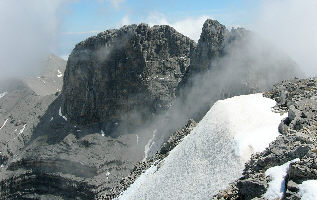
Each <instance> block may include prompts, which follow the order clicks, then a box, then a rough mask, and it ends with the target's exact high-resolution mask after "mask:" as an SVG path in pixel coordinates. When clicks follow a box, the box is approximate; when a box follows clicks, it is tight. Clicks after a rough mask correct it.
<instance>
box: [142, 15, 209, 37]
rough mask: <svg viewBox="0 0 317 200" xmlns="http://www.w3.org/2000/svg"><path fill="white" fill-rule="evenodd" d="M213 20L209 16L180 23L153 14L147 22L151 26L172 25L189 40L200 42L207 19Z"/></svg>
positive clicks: (189, 18) (188, 18)
mask: <svg viewBox="0 0 317 200" xmlns="http://www.w3.org/2000/svg"><path fill="white" fill-rule="evenodd" d="M208 18H212V17H210V16H207V15H203V16H199V17H186V18H184V19H182V20H179V21H174V22H170V21H169V20H168V19H167V18H166V17H165V16H164V15H162V14H160V13H152V14H151V15H150V16H149V17H148V18H147V19H146V22H147V23H148V24H149V25H150V26H153V25H170V26H172V27H174V28H175V29H176V30H177V31H178V32H180V33H182V34H184V35H186V36H188V37H189V38H191V39H193V40H195V41H198V39H199V37H200V33H201V29H202V26H203V24H204V22H205V21H206V19H208Z"/></svg>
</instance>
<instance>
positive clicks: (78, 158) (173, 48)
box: [0, 20, 293, 199]
mask: <svg viewBox="0 0 317 200" xmlns="http://www.w3.org/2000/svg"><path fill="white" fill-rule="evenodd" d="M242 32H244V31H243V30H242V29H241V30H240V31H239V30H232V31H230V32H229V31H227V30H225V29H224V26H222V25H221V24H220V23H219V22H217V21H215V20H207V22H206V23H205V25H204V29H203V33H202V38H205V39H201V40H200V42H199V43H198V45H196V43H195V42H194V41H192V40H190V39H189V38H187V37H185V36H183V35H182V34H180V33H178V32H176V31H175V30H174V29H173V28H171V27H169V26H154V27H149V26H147V25H145V24H140V25H130V26H125V27H123V28H121V29H118V30H108V31H105V32H102V33H100V34H98V35H97V36H94V37H91V38H88V39H87V40H85V41H83V42H81V43H79V44H78V45H76V47H75V49H74V50H73V52H72V54H71V55H70V57H69V60H68V63H67V67H66V70H65V75H64V78H63V80H64V84H63V91H62V94H61V95H59V93H57V94H56V95H59V96H55V95H46V96H44V97H39V95H36V94H35V93H34V92H32V91H31V92H30V91H29V90H30V88H29V87H27V88H28V91H27V93H28V94H30V93H32V95H31V96H36V98H38V99H40V100H41V101H40V103H38V101H37V100H36V101H35V100H32V99H31V100H30V101H25V103H24V104H21V105H22V106H19V107H18V109H17V111H14V113H15V114H16V115H21V116H23V119H24V120H29V121H23V123H20V122H19V123H17V124H18V127H17V128H16V129H17V130H22V128H23V126H24V125H25V124H26V122H27V125H26V129H25V130H24V134H23V135H26V136H27V137H25V140H23V142H21V143H20V142H19V143H18V144H19V145H20V146H18V148H17V149H16V150H15V151H14V153H11V154H12V155H11V154H10V156H7V157H3V159H2V160H3V161H1V162H2V164H3V166H2V168H1V169H0V172H1V176H0V187H1V189H0V198H5V199H16V198H20V199H23V198H25V199H54V198H55V199H74V198H77V199H94V198H99V197H100V198H103V197H105V198H112V197H114V196H116V195H118V194H119V193H120V192H121V191H122V190H124V189H125V188H126V187H127V186H128V185H129V184H130V183H132V182H133V180H134V179H135V178H136V177H137V176H138V175H139V174H140V173H141V172H142V170H144V169H145V168H147V167H148V165H149V164H150V163H153V162H157V161H158V160H160V159H161V158H163V157H164V156H165V155H167V154H168V152H169V151H170V150H171V149H172V148H173V147H174V146H175V145H176V144H177V143H178V142H179V141H180V140H181V138H182V137H183V136H184V135H186V134H188V133H189V132H190V127H191V125H189V128H188V127H185V129H183V130H182V131H180V132H176V134H175V135H172V137H167V139H168V138H170V140H169V141H167V140H166V141H167V143H165V144H164V142H166V141H164V142H163V143H162V144H163V150H161V152H160V153H158V154H155V156H154V158H149V159H148V161H146V162H145V163H143V162H140V161H141V160H142V159H144V157H145V154H146V152H145V148H144V147H145V146H146V145H147V144H148V142H149V140H151V137H152V131H153V130H149V132H144V131H143V132H142V131H140V132H138V131H135V132H133V131H131V129H130V128H131V127H133V128H134V127H138V126H139V125H140V124H143V123H144V122H145V121H147V120H151V119H155V118H154V117H153V115H156V114H159V113H161V112H165V111H166V110H167V109H169V108H171V106H172V104H173V101H174V100H175V99H176V97H177V93H176V91H177V90H181V89H178V88H180V87H181V85H182V84H183V85H182V88H185V90H184V91H185V92H181V94H182V95H183V94H184V95H186V96H190V97H191V98H194V101H192V99H191V98H188V99H189V100H188V104H181V108H182V109H183V108H187V107H188V108H189V107H191V106H195V105H198V106H199V107H198V109H196V108H195V109H193V110H191V109H189V111H188V113H186V115H185V114H184V116H185V117H184V119H182V121H181V120H179V119H174V118H172V119H170V121H169V124H173V123H174V122H176V121H177V120H179V121H181V123H179V124H181V125H180V127H182V126H184V125H185V124H186V122H187V121H188V119H189V118H191V116H193V115H194V113H195V112H196V111H197V110H199V111H200V106H203V107H204V106H205V107H206V108H207V110H208V108H209V107H210V104H212V102H215V101H216V100H218V99H223V98H226V97H229V96H233V95H239V94H246V93H251V92H255V91H259V90H260V87H256V86H257V85H256V84H244V81H245V80H244V79H241V80H237V82H230V84H225V86H223V85H222V84H223V83H224V82H227V80H228V79H223V78H222V76H223V75H225V72H226V71H224V72H222V73H218V72H217V71H213V70H212V68H213V65H210V66H209V64H212V63H214V62H211V61H216V60H218V59H221V58H222V56H224V55H226V54H228V51H227V50H226V49H231V48H229V46H227V45H226V44H234V43H235V42H234V41H236V40H235V39H234V38H239V37H238V36H240V35H241V33H242ZM227 34H229V36H230V37H229V36H228V35H227ZM234 35H235V36H234ZM242 35H243V34H242ZM209 37H211V39H210V38H209ZM203 42H206V44H202V43H203ZM196 46H197V47H196ZM237 46H238V47H239V45H237ZM209 48H210V50H209ZM194 55H196V58H195V56H194ZM200 55H201V56H204V59H206V60H201V63H199V56H200ZM195 59H196V61H197V63H196V64H197V65H196V66H197V69H196V67H195V65H192V64H191V63H192V60H195ZM268 60H269V59H266V60H265V61H266V62H265V63H267V61H268ZM275 61H276V59H273V60H272V63H273V62H275ZM194 63H195V62H194ZM205 63H208V66H203V65H205ZM278 63H280V62H278ZM198 65H200V66H198ZM283 66H284V65H283ZM287 66H288V65H287ZM230 67H232V66H231V65H230ZM230 67H228V69H230ZM191 68H194V69H193V70H191ZM219 68H221V67H219ZM268 68H269V69H271V68H270V65H268ZM231 70H232V69H231ZM233 71H235V70H233ZM246 71H248V72H249V71H252V70H246ZM289 71H290V74H291V75H293V71H292V70H289ZM54 73H56V72H55V71H54ZM254 73H256V72H254ZM274 73H276V71H275V70H274V68H273V69H272V71H271V70H268V74H274ZM200 74H206V76H204V79H201V80H203V81H204V80H209V79H212V80H214V81H213V82H205V83H204V84H203V82H195V81H194V83H195V84H196V85H197V86H198V88H203V90H198V89H197V88H195V87H192V88H194V89H191V90H186V88H187V85H188V84H189V83H188V82H187V81H182V80H186V78H184V77H188V80H196V79H197V78H195V77H196V76H199V75H200ZM210 74H214V75H212V76H209V75H210ZM248 75H250V74H248ZM251 75H252V74H251ZM262 75H263V74H261V76H260V75H259V76H260V77H262ZM283 75H285V74H283ZM288 75H289V74H287V75H285V77H288ZM53 76H54V77H55V76H57V75H56V74H53V75H52V77H53ZM242 77H244V76H242ZM263 77H265V76H263ZM285 77H284V76H283V77H279V78H285ZM58 78H60V77H58ZM253 78H254V77H253ZM246 79H247V78H246ZM223 80H225V81H223ZM273 80H274V81H276V80H278V79H272V80H271V81H273ZM44 81H45V80H44ZM250 83H251V82H250ZM201 84H202V85H201ZM267 85H269V84H267ZM207 86H208V87H207ZM209 86H213V87H209ZM216 88H220V89H216ZM195 89H197V90H195ZM191 91H199V92H200V93H195V92H191ZM206 94H207V95H206ZM210 94H213V95H210ZM180 96H181V95H180ZM8 97H10V96H9V95H8V96H5V97H4V98H2V99H1V101H2V100H4V103H5V104H7V103H8V101H9V100H7V98H8ZM197 97H200V98H197ZM32 98H33V97H32ZM186 98H187V97H186ZM24 100H25V99H23V98H22V102H24ZM193 102H194V103H195V104H193ZM37 103H38V104H37ZM1 105H4V104H1ZM19 105H20V104H19ZM25 105H27V106H25ZM184 105H187V106H184ZM21 108H24V109H22V110H21ZM35 108H38V109H35ZM184 110H186V109H184ZM172 111H173V110H172ZM12 112H13V111H12ZM20 112H21V113H22V114H21V113H20ZM33 112H34V114H33ZM10 113H11V111H10V112H9V111H8V113H5V116H7V115H9V114H10ZM24 115H25V116H24ZM201 115H204V111H203V112H201ZM30 116H32V117H30ZM177 117H178V118H179V115H178V116H177ZM4 119H6V118H4ZM19 119H20V118H19ZM13 124H14V122H13ZM190 124H192V123H190ZM11 125H12V124H11V123H10V126H5V128H4V129H3V130H5V131H4V132H2V133H4V134H3V135H1V136H6V135H10V134H11V133H12V130H14V127H13V126H11ZM145 125H147V124H146V123H145ZM117 127H118V128H117ZM120 127H121V128H123V129H121V130H120ZM163 128H165V127H160V128H158V130H157V132H158V134H157V135H160V134H162V135H163V133H164V131H165V130H162V129H163ZM169 128H170V127H169ZM113 129H118V130H119V132H120V134H117V135H111V133H112V132H113ZM174 129H176V130H177V127H176V126H175V127H172V128H170V129H168V131H170V130H174ZM3 130H1V131H3ZM136 130H138V129H136ZM18 133H19V132H17V133H15V135H16V134H18ZM127 133H128V134H127ZM171 133H172V132H171ZM171 133H170V132H169V133H168V134H171ZM15 135H14V136H15ZM14 136H12V137H13V138H14ZM20 137H21V136H20ZM4 138H5V137H4ZM0 139H1V138H0ZM14 141H18V140H14ZM1 142H3V143H5V140H1ZM12 144H14V145H16V144H17V142H14V143H12ZM12 146H13V145H12ZM3 147H4V149H3V152H5V151H6V150H7V149H8V148H7V147H6V146H5V145H4V146H3ZM159 147H161V146H159ZM1 155H2V154H1ZM138 162H140V163H139V164H137V163H138ZM135 164H137V166H136V167H135ZM133 168H135V170H133ZM132 170H133V172H132V173H131V171H132ZM130 173H131V175H130V178H128V179H127V180H126V179H124V180H123V181H122V182H120V181H121V180H122V178H123V177H127V176H129V174H130ZM69 191H72V193H70V192H69Z"/></svg>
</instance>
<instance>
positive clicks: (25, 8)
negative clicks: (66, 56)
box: [0, 0, 67, 79]
mask: <svg viewBox="0 0 317 200" xmlns="http://www.w3.org/2000/svg"><path fill="white" fill-rule="evenodd" d="M66 1H67V0H54V1H51V0H28V1H20V0H1V1H0V44H1V45H0V71H1V73H0V79H4V78H12V77H13V78H16V77H21V76H25V75H32V74H36V73H37V71H39V70H40V67H41V66H42V65H43V63H42V62H44V61H45V60H46V59H47V57H48V55H49V54H50V53H51V52H53V50H54V48H57V44H56V42H57V37H58V35H59V27H60V26H59V25H60V20H61V16H63V13H62V9H61V8H62V6H63V5H64V4H65V3H66Z"/></svg>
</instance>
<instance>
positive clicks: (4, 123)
mask: <svg viewBox="0 0 317 200" xmlns="http://www.w3.org/2000/svg"><path fill="white" fill-rule="evenodd" d="M8 120H9V119H6V120H5V121H4V122H3V125H2V126H1V127H0V130H1V129H2V128H3V127H4V126H5V125H6V123H7V121H8Z"/></svg>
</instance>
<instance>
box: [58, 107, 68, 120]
mask: <svg viewBox="0 0 317 200" xmlns="http://www.w3.org/2000/svg"><path fill="white" fill-rule="evenodd" d="M58 114H59V116H61V117H62V118H63V119H64V120H65V121H67V117H65V116H64V115H63V114H62V107H59V111H58Z"/></svg>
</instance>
